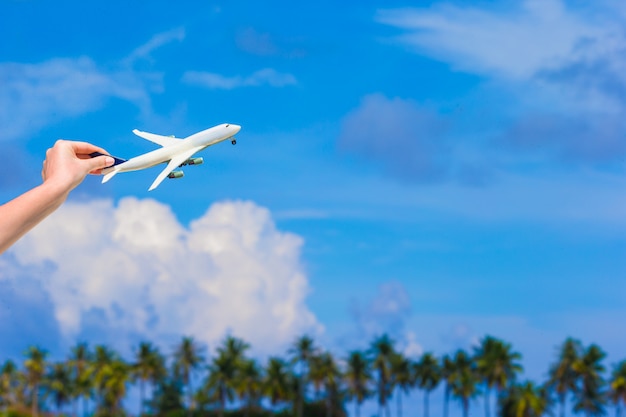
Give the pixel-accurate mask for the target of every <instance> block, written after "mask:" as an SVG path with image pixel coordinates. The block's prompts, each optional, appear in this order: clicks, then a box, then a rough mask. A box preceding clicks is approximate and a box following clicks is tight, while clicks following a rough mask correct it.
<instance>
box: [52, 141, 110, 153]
mask: <svg viewBox="0 0 626 417" xmlns="http://www.w3.org/2000/svg"><path fill="white" fill-rule="evenodd" d="M58 142H66V143H68V144H69V145H70V146H71V148H72V150H73V151H74V153H75V154H76V155H89V154H90V153H94V152H100V153H102V154H105V155H108V154H109V153H108V152H107V151H106V150H104V149H103V148H100V147H99V146H96V145H92V144H91V143H88V142H78V141H76V142H75V141H64V140H62V139H61V140H59V141H57V143H58Z"/></svg>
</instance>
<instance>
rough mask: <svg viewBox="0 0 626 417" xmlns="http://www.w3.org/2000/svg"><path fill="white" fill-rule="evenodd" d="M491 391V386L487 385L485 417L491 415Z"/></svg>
mask: <svg viewBox="0 0 626 417" xmlns="http://www.w3.org/2000/svg"><path fill="white" fill-rule="evenodd" d="M490 392H491V390H490V389H489V386H487V389H485V417H489V397H490V395H489V393H490Z"/></svg>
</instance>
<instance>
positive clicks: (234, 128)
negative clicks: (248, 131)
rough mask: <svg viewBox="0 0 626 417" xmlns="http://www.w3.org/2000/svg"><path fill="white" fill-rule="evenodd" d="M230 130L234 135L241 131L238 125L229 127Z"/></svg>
mask: <svg viewBox="0 0 626 417" xmlns="http://www.w3.org/2000/svg"><path fill="white" fill-rule="evenodd" d="M230 128H231V129H233V130H234V131H235V133H237V132H239V131H240V130H241V126H239V125H232V124H231V125H230Z"/></svg>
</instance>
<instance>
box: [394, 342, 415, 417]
mask: <svg viewBox="0 0 626 417" xmlns="http://www.w3.org/2000/svg"><path fill="white" fill-rule="evenodd" d="M391 381H392V390H393V389H394V388H395V391H396V395H397V401H398V417H402V392H403V391H404V393H405V394H406V393H408V391H409V388H411V385H412V384H413V375H412V372H411V362H410V361H409V359H407V358H406V357H405V356H404V355H403V354H402V353H399V352H396V353H395V354H393V355H392V356H391Z"/></svg>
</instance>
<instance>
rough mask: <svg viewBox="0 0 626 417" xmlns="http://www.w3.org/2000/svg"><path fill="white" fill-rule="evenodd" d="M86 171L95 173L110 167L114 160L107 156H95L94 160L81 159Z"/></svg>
mask: <svg viewBox="0 0 626 417" xmlns="http://www.w3.org/2000/svg"><path fill="white" fill-rule="evenodd" d="M83 161H84V164H85V165H86V166H87V168H88V171H89V172H92V171H97V170H100V169H104V168H107V167H110V166H112V165H113V164H114V163H115V159H113V158H112V157H111V156H108V155H102V156H97V157H95V158H89V159H83Z"/></svg>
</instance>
